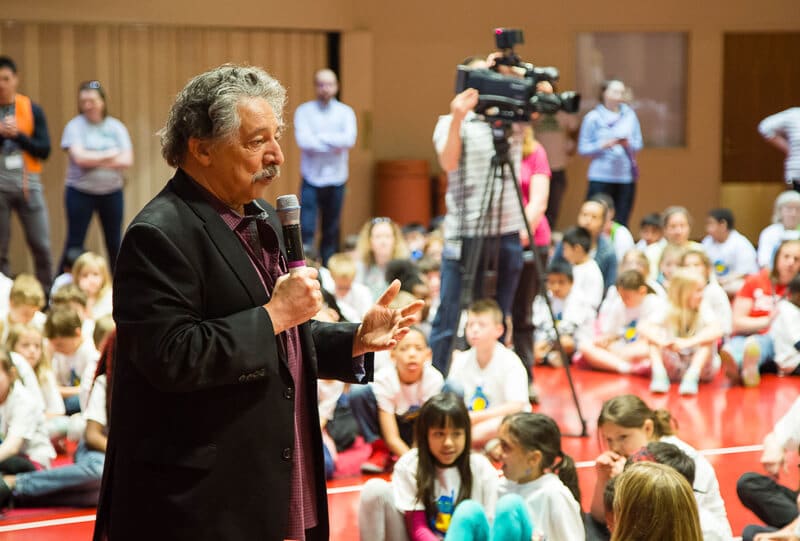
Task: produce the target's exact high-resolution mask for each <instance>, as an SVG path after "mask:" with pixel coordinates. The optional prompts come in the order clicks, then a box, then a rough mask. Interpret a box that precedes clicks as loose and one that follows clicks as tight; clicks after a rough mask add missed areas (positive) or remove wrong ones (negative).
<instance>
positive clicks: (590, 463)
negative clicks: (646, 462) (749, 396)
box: [328, 445, 764, 496]
mask: <svg viewBox="0 0 800 541" xmlns="http://www.w3.org/2000/svg"><path fill="white" fill-rule="evenodd" d="M763 450H764V446H763V445H740V446H738V447H720V448H719V449H703V450H701V451H700V454H701V455H705V456H717V455H732V454H736V453H753V452H756V451H763ZM593 467H594V460H584V461H582V462H576V463H575V468H577V469H580V468H593ZM362 486H364V485H363V484H362V485H350V486H344V487H336V488H329V489H328V495H329V496H330V495H332V494H347V493H350V492H361V487H362Z"/></svg>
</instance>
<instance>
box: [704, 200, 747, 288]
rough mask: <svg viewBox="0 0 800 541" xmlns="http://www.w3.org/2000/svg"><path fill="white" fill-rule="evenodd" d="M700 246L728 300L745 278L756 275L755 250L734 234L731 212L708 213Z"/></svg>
mask: <svg viewBox="0 0 800 541" xmlns="http://www.w3.org/2000/svg"><path fill="white" fill-rule="evenodd" d="M702 244H703V249H704V250H705V251H706V254H707V255H708V257H709V259H711V263H712V265H713V267H714V273H715V274H716V276H717V281H719V285H721V286H722V288H723V289H724V290H725V293H727V294H728V296H729V297H733V296H734V295H736V293H737V292H738V291H739V290H740V289H741V288H742V285H744V278H745V276H747V275H748V274H753V273H756V272H758V262H757V256H756V250H755V248H753V245H752V244H751V243H750V241H749V240H747V238H746V237H745V236H744V235H742V234H741V233H739V232H738V231H736V229H735V227H734V219H733V212H732V211H731V209H727V208H717V209H712V210H711V211H709V213H708V217H707V218H706V236H705V237H704V238H703V242H702Z"/></svg>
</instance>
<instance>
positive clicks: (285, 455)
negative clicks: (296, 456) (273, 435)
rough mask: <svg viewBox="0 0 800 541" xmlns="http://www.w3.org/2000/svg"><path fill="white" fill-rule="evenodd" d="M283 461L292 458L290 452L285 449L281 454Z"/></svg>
mask: <svg viewBox="0 0 800 541" xmlns="http://www.w3.org/2000/svg"><path fill="white" fill-rule="evenodd" d="M281 456H283V459H284V460H290V459H291V458H292V450H291V449H289V448H288V447H286V448H285V449H284V450H283V453H282V454H281Z"/></svg>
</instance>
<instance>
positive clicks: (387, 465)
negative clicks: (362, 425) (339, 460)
mask: <svg viewBox="0 0 800 541" xmlns="http://www.w3.org/2000/svg"><path fill="white" fill-rule="evenodd" d="M393 463H394V461H393V460H392V453H391V452H390V451H389V448H388V447H387V446H386V442H385V441H383V440H380V439H379V440H375V441H373V442H372V453H370V455H369V458H368V459H367V461H366V462H364V463H363V464H361V473H387V472H390V471H392V465H393Z"/></svg>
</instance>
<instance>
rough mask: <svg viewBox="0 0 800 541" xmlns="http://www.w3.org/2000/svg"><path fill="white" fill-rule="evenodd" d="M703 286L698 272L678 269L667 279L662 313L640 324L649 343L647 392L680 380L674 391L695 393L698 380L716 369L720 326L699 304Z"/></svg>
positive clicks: (665, 389) (709, 377)
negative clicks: (667, 304) (658, 316)
mask: <svg viewBox="0 0 800 541" xmlns="http://www.w3.org/2000/svg"><path fill="white" fill-rule="evenodd" d="M704 288H705V279H704V278H703V277H702V276H701V275H700V274H698V273H696V272H694V271H692V270H689V269H679V270H678V271H677V272H675V274H673V276H672V278H671V279H670V284H669V289H668V290H667V295H668V297H669V306H668V308H667V310H666V311H665V314H664V316H663V317H661V318H657V319H653V320H652V321H651V322H649V323H647V324H645V325H643V326H642V328H641V332H642V336H643V337H644V338H645V339H646V340H647V341H648V342H649V343H650V362H651V369H652V379H651V382H650V391H651V392H654V393H666V392H668V391H669V387H670V381H671V380H672V381H677V380H680V382H681V384H680V388H679V389H678V392H679V393H680V394H682V395H695V394H697V390H698V383H699V381H700V380H702V381H711V380H712V379H714V375H715V374H716V373H717V371H718V370H719V366H720V362H719V356H718V355H716V343H717V340H719V339H720V338H721V337H722V328H721V327H720V325H719V323H717V317H716V315H715V314H713V313H710V312H709V311H708V310H707V309H706V308H705V307H704V306H703V305H702V301H703V289H704Z"/></svg>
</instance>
